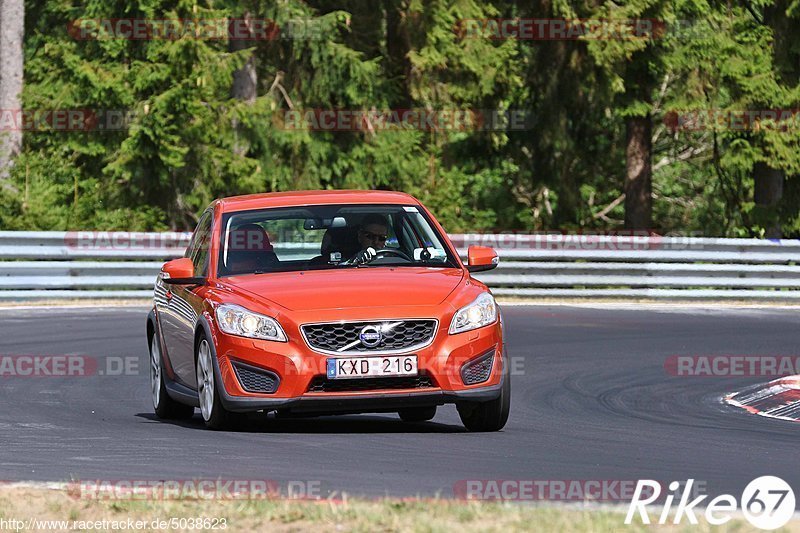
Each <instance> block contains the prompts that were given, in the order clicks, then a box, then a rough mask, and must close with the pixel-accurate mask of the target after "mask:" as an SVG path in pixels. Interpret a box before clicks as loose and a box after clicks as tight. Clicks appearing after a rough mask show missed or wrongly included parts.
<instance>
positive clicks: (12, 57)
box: [0, 0, 25, 182]
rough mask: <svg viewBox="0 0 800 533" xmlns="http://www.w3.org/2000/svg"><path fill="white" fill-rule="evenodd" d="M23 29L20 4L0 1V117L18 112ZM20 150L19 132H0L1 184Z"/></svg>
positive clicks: (15, 130)
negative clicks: (2, 114)
mask: <svg viewBox="0 0 800 533" xmlns="http://www.w3.org/2000/svg"><path fill="white" fill-rule="evenodd" d="M24 28H25V8H24V4H23V0H0V113H12V114H14V115H16V114H17V113H18V112H19V111H20V109H21V104H20V96H21V94H22V66H23V56H22V37H23V34H24ZM15 122H16V123H17V125H18V126H19V121H15ZM21 147H22V130H21V129H20V128H14V127H12V128H11V129H10V130H8V129H7V130H5V131H0V182H2V181H5V180H7V179H8V177H9V174H10V171H11V167H12V166H13V164H14V158H15V157H16V155H17V154H18V153H19V151H20V148H21Z"/></svg>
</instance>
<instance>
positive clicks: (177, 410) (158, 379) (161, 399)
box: [150, 332, 194, 419]
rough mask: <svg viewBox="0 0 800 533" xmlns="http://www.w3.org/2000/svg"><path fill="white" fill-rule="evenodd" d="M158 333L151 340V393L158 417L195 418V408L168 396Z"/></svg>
mask: <svg viewBox="0 0 800 533" xmlns="http://www.w3.org/2000/svg"><path fill="white" fill-rule="evenodd" d="M157 335H158V334H157V333H155V332H154V333H153V336H152V338H151V339H150V392H151V396H152V399H153V410H154V411H155V413H156V416H158V417H159V418H165V419H187V418H192V417H193V416H194V407H192V406H191V405H184V404H182V403H178V402H176V401H175V400H173V399H172V398H170V396H169V394H167V386H166V385H165V384H164V370H163V367H162V359H161V348H160V344H159V342H158V337H157Z"/></svg>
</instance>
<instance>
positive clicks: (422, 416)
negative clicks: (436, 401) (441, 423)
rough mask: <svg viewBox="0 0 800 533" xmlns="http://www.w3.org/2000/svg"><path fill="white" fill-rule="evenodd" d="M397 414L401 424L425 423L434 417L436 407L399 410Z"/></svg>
mask: <svg viewBox="0 0 800 533" xmlns="http://www.w3.org/2000/svg"><path fill="white" fill-rule="evenodd" d="M397 414H399V415H400V420H402V421H403V422H427V421H428V420H431V419H432V418H433V417H434V416H436V406H435V405H434V406H433V407H411V408H408V409H401V410H400V411H399V412H398V413H397Z"/></svg>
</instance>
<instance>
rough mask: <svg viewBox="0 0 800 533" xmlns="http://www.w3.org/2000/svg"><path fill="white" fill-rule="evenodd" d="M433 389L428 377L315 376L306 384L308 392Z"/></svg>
mask: <svg viewBox="0 0 800 533" xmlns="http://www.w3.org/2000/svg"><path fill="white" fill-rule="evenodd" d="M433 387H435V384H434V381H433V379H432V378H431V377H430V376H428V375H419V376H406V377H397V378H363V379H362V378H356V379H328V378H327V377H325V376H316V377H315V378H314V379H312V380H311V383H309V384H308V392H360V391H371V390H382V389H390V390H395V389H397V390H400V389H430V388H433Z"/></svg>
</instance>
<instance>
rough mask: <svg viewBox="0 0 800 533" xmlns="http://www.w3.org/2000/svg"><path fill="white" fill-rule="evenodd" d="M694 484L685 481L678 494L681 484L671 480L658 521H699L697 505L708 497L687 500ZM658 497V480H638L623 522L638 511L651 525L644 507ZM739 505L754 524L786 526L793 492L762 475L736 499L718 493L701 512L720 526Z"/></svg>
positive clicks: (775, 526)
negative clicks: (676, 501) (674, 506)
mask: <svg viewBox="0 0 800 533" xmlns="http://www.w3.org/2000/svg"><path fill="white" fill-rule="evenodd" d="M693 485H694V480H693V479H689V480H687V482H686V484H685V487H684V489H683V491H682V492H680V493H679V492H678V491H680V488H681V486H682V484H681V483H679V482H677V481H673V482H672V483H670V484H669V491H670V492H669V493H668V494H667V495H666V498H665V499H664V506H663V507H662V508H661V513H660V514H659V516H658V523H659V524H666V523H667V522H668V521H669V518H670V515H672V523H673V524H680V523H681V521H682V520H683V518H684V517H686V519H687V520H688V521H689V523H691V524H697V523H698V521H697V515H696V514H695V512H697V513H700V512H701V511H700V506H701V504H704V501H705V499H706V498H707V497H708V496H707V495H702V496H698V497H697V498H695V499H693V500H691V501H689V498H691V497H692V495H693V494H692V486H693ZM645 494H646V496H645ZM660 497H661V485H660V484H659V483H658V482H657V481H653V480H649V479H645V480H639V482H638V483H637V484H636V489H635V491H634V493H633V499H632V500H631V504H630V506H629V507H628V514H627V516H626V517H625V523H626V524H631V522H632V521H633V517H634V516H635V515H636V514H637V513H638V515H639V518H640V519H641V521H642V523H644V524H650V515H649V513H648V510H647V506H648V505H650V504H653V503H654V502H655V501H656V500H658V499H659V498H660ZM676 499H677V500H678V504H677V507H676V508H675V509H674V510H673V508H672V504H673V502H674V501H675V500H676ZM696 508H697V509H696ZM739 508H741V512H742V514H743V515H744V517H745V518H746V519H747V521H748V522H750V524H752V525H753V526H755V527H757V528H759V529H766V530H772V529H778V528H779V527H783V526H785V525H786V523H787V522H789V520H790V519H791V518H792V515H793V514H794V509H795V497H794V491H792V488H791V487H790V486H789V484H788V483H786V482H785V481H784V480H782V479H781V478H779V477H775V476H762V477H759V478H756V479H754V480H753V481H751V482H750V483H749V484H748V485H747V487H745V489H744V491H743V492H742V497H741V499H740V500H739V501H737V500H736V498H735V497H734V496H733V495H731V494H721V495H719V496H717V497H715V498H714V499H712V500H711V501H709V502H708V503H705V510H704V513H703V515H704V517H705V519H706V522H708V523H709V524H711V525H713V526H721V525H723V524H725V523H727V522H728V521H730V520H731V519H732V518H733V516H734V514H735V513H736V512H737V511H738V510H739Z"/></svg>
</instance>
